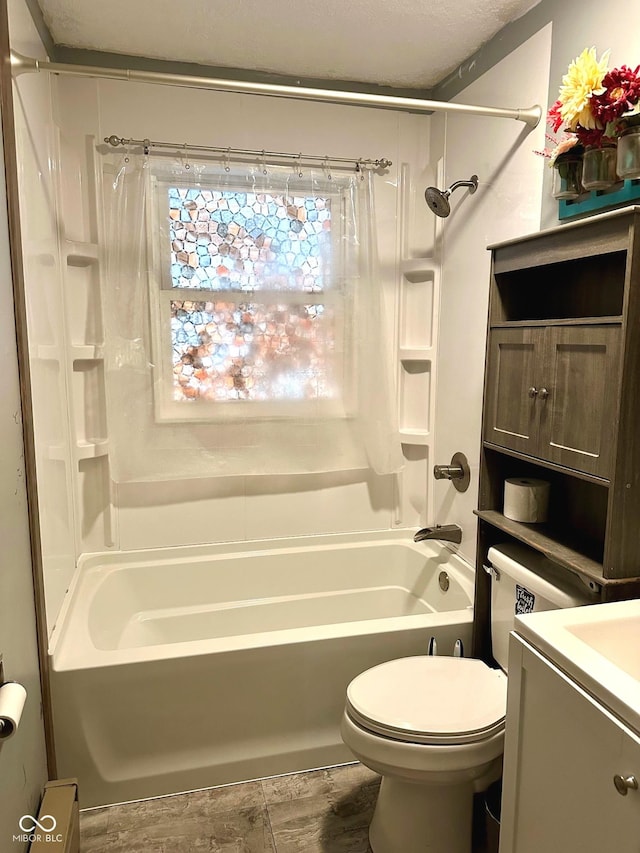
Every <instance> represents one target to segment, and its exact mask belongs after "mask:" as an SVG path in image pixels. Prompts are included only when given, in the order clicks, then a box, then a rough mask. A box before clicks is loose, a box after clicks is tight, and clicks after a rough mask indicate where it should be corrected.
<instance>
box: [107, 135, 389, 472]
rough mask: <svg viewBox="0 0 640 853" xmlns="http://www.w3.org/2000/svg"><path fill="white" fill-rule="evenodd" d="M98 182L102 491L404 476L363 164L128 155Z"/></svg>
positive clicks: (113, 159)
mask: <svg viewBox="0 0 640 853" xmlns="http://www.w3.org/2000/svg"><path fill="white" fill-rule="evenodd" d="M103 178H104V180H103V200H104V236H105V244H106V245H105V247H104V266H103V269H104V275H103V278H102V282H101V286H102V300H103V312H104V326H105V380H106V388H107V417H108V431H109V443H110V454H109V455H110V465H111V476H112V478H113V479H114V480H115V481H116V482H123V483H125V482H143V481H154V480H168V479H176V478H179V479H189V478H194V477H219V476H233V475H259V474H301V473H314V472H329V471H346V470H354V469H366V468H371V469H373V470H374V471H375V472H377V473H378V474H389V473H393V472H396V471H399V470H400V469H401V467H402V464H403V456H402V451H401V446H400V440H399V432H398V427H397V416H396V405H395V394H394V383H393V367H392V364H393V363H392V360H391V358H390V354H389V352H388V349H389V348H388V346H387V340H386V337H387V336H386V335H385V334H384V328H385V324H384V322H383V320H384V318H383V307H382V292H381V290H382V288H381V282H380V276H379V273H378V269H377V263H376V247H375V237H374V235H375V221H374V215H373V214H374V204H373V181H374V176H373V175H372V173H371V172H367V171H365V172H357V173H355V174H353V173H352V174H345V173H344V172H334V173H330V172H329V171H328V169H327V168H326V167H324V168H322V169H316V170H313V169H310V168H308V167H307V166H304V165H301V164H300V163H299V162H297V163H296V164H295V165H294V167H293V168H289V167H282V166H271V165H268V166H267V165H266V164H264V163H261V164H259V165H258V166H255V165H251V166H247V165H231V164H230V163H229V162H228V161H226V162H225V161H223V162H213V163H211V162H204V161H198V162H194V161H193V160H191V161H190V162H188V161H186V160H185V159H184V157H179V158H177V159H174V158H170V159H167V158H166V157H159V156H158V157H155V156H154V157H151V156H148V155H146V154H134V153H132V152H128V153H126V154H116V155H113V154H111V155H109V156H105V158H104V168H103ZM386 325H387V327H388V325H389V324H386Z"/></svg>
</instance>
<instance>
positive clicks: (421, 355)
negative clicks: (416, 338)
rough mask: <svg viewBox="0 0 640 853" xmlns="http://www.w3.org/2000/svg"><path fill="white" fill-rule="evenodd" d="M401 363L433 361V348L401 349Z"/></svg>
mask: <svg viewBox="0 0 640 853" xmlns="http://www.w3.org/2000/svg"><path fill="white" fill-rule="evenodd" d="M398 353H399V355H400V361H432V360H433V347H400V349H399V350H398Z"/></svg>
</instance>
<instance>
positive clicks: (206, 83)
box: [11, 50, 542, 128]
mask: <svg viewBox="0 0 640 853" xmlns="http://www.w3.org/2000/svg"><path fill="white" fill-rule="evenodd" d="M11 71H12V74H13V76H14V77H17V76H18V75H20V74H24V73H27V72H33V71H36V72H39V71H48V72H50V73H52V74H61V75H65V76H75V77H103V78H105V79H109V80H125V81H131V82H138V83H159V84H161V85H165V86H184V87H186V88H192V89H212V90H214V91H221V92H237V93H243V94H247V95H269V96H272V97H276V98H295V99H298V100H303V101H322V102H325V103H334V104H351V105H352V106H360V107H381V108H385V109H392V110H400V111H403V112H413V113H431V112H451V113H456V112H457V113H461V114H466V115H480V116H489V117H492V118H511V119H515V120H516V121H521V122H524V124H526V125H528V126H529V127H531V128H533V127H536V126H537V124H538V123H539V122H540V119H541V118H542V107H541V106H540V105H539V104H535V105H534V106H532V107H527V108H524V109H506V108H505V109H503V108H501V107H482V106H477V105H475V104H458V103H453V102H451V101H429V100H426V99H424V98H404V97H399V96H396V95H378V94H373V93H370V92H348V91H343V90H341V89H319V88H318V89H316V88H313V87H309V86H306V87H305V86H291V85H289V86H285V85H281V84H276V83H256V82H252V81H250V80H227V79H226V78H216V77H196V76H191V75H188V74H168V73H165V72H160V71H137V70H135V69H129V68H106V67H101V66H98V65H76V64H75V63H69V62H66V63H65V62H50V61H49V60H44V59H33V58H32V57H29V56H24V55H23V54H21V53H18V52H17V51H15V50H12V51H11Z"/></svg>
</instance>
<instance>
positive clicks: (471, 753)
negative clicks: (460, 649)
mask: <svg viewBox="0 0 640 853" xmlns="http://www.w3.org/2000/svg"><path fill="white" fill-rule="evenodd" d="M506 684H507V679H506V676H505V675H504V674H503V673H502V672H500V671H499V670H494V669H491V668H489V667H488V666H486V665H485V664H484V663H482V661H479V660H474V659H472V658H448V657H428V656H417V657H410V658H402V659H400V660H393V661H388V662H387V663H383V664H380V665H379V666H376V667H373V668H372V669H369V670H367V671H366V672H364V673H362V674H361V675H359V676H358V677H357V678H355V679H354V680H353V681H352V682H351V684H350V685H349V688H348V690H347V703H346V708H345V712H344V715H343V719H342V737H343V740H344V742H345V743H346V744H347V746H349V748H350V749H351V751H352V752H353V754H354V755H355V756H356V758H358V759H359V760H360V761H361V762H362V763H363V764H365V765H366V766H367V767H369V768H370V769H371V770H373V771H375V772H377V773H380V775H381V776H382V777H383V779H382V784H381V786H380V793H379V795H378V800H377V803H376V808H375V812H374V816H373V820H372V823H371V826H370V830H369V838H370V841H371V846H372V848H373V850H374V853H426V851H428V853H432V851H433V853H445V851H446V853H469V851H470V850H471V825H472V819H471V812H472V808H473V794H474V793H475V792H476V791H481V790H484V788H486V787H487V786H488V785H489V784H490V783H491V782H493V781H495V780H496V779H498V778H499V776H500V772H501V765H502V750H503V741H504V720H505V710H506Z"/></svg>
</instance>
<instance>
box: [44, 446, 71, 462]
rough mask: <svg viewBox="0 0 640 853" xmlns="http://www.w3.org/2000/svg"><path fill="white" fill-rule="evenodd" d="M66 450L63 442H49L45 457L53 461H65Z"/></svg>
mask: <svg viewBox="0 0 640 853" xmlns="http://www.w3.org/2000/svg"><path fill="white" fill-rule="evenodd" d="M67 455H68V450H67V447H66V445H64V444H50V445H49V447H48V448H47V459H53V460H54V461H55V462H66V460H67Z"/></svg>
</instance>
